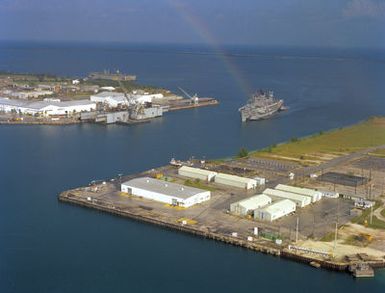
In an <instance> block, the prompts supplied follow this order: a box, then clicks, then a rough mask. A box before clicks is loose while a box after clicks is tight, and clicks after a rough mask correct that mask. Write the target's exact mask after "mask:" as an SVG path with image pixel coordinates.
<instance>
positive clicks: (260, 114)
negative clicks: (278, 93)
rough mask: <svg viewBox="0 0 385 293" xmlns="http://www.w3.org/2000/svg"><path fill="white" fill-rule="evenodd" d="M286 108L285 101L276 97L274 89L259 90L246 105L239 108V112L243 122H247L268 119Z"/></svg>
mask: <svg viewBox="0 0 385 293" xmlns="http://www.w3.org/2000/svg"><path fill="white" fill-rule="evenodd" d="M285 109H286V107H285V106H284V101H283V100H282V99H276V98H275V97H274V94H273V92H272V91H264V90H258V91H257V92H256V93H255V94H254V95H253V96H252V97H251V98H250V99H249V101H248V102H247V104H246V105H244V106H243V107H241V108H239V112H241V118H242V122H246V121H251V120H261V119H267V118H269V117H271V116H272V115H273V114H275V113H277V112H279V111H283V110H285Z"/></svg>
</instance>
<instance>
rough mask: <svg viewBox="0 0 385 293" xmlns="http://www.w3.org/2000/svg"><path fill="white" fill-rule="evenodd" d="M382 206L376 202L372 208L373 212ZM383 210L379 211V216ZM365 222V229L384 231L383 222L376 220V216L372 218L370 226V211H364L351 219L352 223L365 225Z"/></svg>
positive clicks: (384, 223)
mask: <svg viewBox="0 0 385 293" xmlns="http://www.w3.org/2000/svg"><path fill="white" fill-rule="evenodd" d="M380 206H382V204H381V203H380V202H376V204H375V205H374V207H373V211H374V210H376V209H378V208H380ZM383 211H384V210H382V211H381V214H382V212H383ZM365 221H366V222H367V227H369V228H373V229H385V222H383V221H381V220H380V219H378V218H377V217H376V216H373V217H372V223H371V224H370V209H366V210H364V211H363V212H362V214H361V215H360V216H358V217H355V218H354V219H352V223H356V224H360V225H365Z"/></svg>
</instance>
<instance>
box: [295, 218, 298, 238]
mask: <svg viewBox="0 0 385 293" xmlns="http://www.w3.org/2000/svg"><path fill="white" fill-rule="evenodd" d="M298 229H299V217H297V227H296V229H295V243H297V242H298Z"/></svg>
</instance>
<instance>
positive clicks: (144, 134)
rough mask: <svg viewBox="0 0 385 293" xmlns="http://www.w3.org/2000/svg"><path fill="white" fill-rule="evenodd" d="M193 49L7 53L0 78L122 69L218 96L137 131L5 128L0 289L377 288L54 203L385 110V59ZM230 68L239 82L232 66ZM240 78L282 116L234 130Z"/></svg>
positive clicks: (381, 282) (53, 48)
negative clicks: (73, 192)
mask: <svg viewBox="0 0 385 293" xmlns="http://www.w3.org/2000/svg"><path fill="white" fill-rule="evenodd" d="M181 52H190V53H189V54H187V53H181ZM191 52H192V53H194V54H192V53H191ZM197 52H202V49H199V48H180V47H179V48H166V47H161V48H152V47H147V48H140V47H127V48H125V47H122V46H120V47H118V46H112V47H111V48H108V47H107V46H96V47H95V46H93V45H88V46H79V45H70V44H60V45H57V44H56V45H47V44H45V45H44V44H34V45H26V44H4V43H2V44H1V46H0V70H3V71H7V70H8V71H20V72H40V73H41V72H47V73H55V74H60V75H79V76H81V75H83V74H85V73H87V72H89V71H94V70H103V69H106V68H111V69H113V68H119V69H120V70H121V71H125V72H128V73H135V74H137V75H138V76H139V80H140V82H143V83H151V84H155V85H159V86H163V87H167V88H171V89H173V90H175V91H176V89H177V87H178V86H181V87H182V88H184V89H186V90H187V91H190V92H192V93H193V92H197V93H198V94H200V95H203V96H214V97H216V98H218V99H219V100H220V102H221V105H220V106H219V107H216V108H204V109H199V110H193V111H181V112H177V113H170V114H167V115H166V116H164V117H163V118H161V119H159V120H156V121H154V122H153V123H151V124H146V125H140V126H135V127H124V126H108V127H104V126H95V125H81V126H66V127H49V126H47V127H35V126H15V127H9V126H2V127H0V139H1V143H0V163H1V168H0V186H1V191H0V292H154V291H158V292H208V291H210V292H218V291H224V292H246V291H251V290H259V289H262V290H272V291H279V290H285V291H289V292H309V290H312V291H313V292H324V291H326V290H327V291H329V292H337V291H339V292H345V291H348V290H349V291H350V292H363V291H364V290H368V292H384V291H385V271H380V272H378V274H377V276H376V278H374V279H372V280H359V281H356V280H354V279H352V278H351V277H350V276H348V275H345V274H336V273H331V272H327V271H323V270H316V269H313V268H311V267H308V266H304V265H301V264H297V263H293V262H289V261H285V260H280V259H278V258H274V257H270V256H266V255H262V254H258V253H253V252H250V251H247V250H244V249H239V248H236V247H232V246H227V245H224V244H221V243H217V242H214V241H209V240H204V239H200V238H195V237H191V236H189V235H184V234H179V233H175V232H172V231H168V230H163V229H159V228H157V227H153V226H149V225H145V224H141V223H137V222H132V221H129V220H126V219H121V218H118V217H114V216H111V215H108V214H102V213H98V212H96V211H93V210H87V209H82V208H79V207H75V206H69V205H65V204H61V203H59V202H58V201H57V195H58V193H59V192H60V191H62V190H64V189H68V188H71V187H76V186H78V185H85V184H87V183H88V182H89V181H90V180H93V179H100V178H108V177H112V176H115V175H116V174H118V173H121V172H123V173H131V172H137V171H141V170H146V169H150V168H152V167H156V166H159V165H162V164H165V163H167V161H168V160H169V159H170V158H171V157H172V156H176V157H177V158H182V159H185V158H188V157H189V156H191V155H194V156H197V157H210V158H211V157H225V156H231V155H233V154H234V153H236V152H237V150H238V149H239V148H240V147H241V146H245V147H247V148H249V149H255V148H260V147H264V146H267V145H269V144H272V143H276V142H281V141H284V140H286V139H288V138H290V137H293V136H302V135H307V134H310V133H313V132H315V131H320V130H325V129H330V128H335V127H340V126H344V125H348V124H351V123H354V122H357V121H359V120H362V119H365V118H366V117H368V116H370V115H380V114H382V115H384V114H385V99H384V93H385V84H384V82H383V81H384V80H385V61H384V60H385V55H384V53H383V52H369V51H366V52H358V51H356V52H353V51H349V52H344V51H322V52H317V51H315V50H287V51H285V50H267V49H265V50H255V49H252V48H247V49H242V50H241V49H239V48H236V49H233V50H232V51H231V52H233V53H237V54H236V55H232V56H229V57H227V60H226V61H223V58H222V57H221V56H218V55H215V54H196V53H197ZM315 56H321V57H322V58H315ZM229 63H231V64H232V65H230V66H229V65H228V64H229ZM234 66H235V67H236V68H238V70H237V72H238V73H237V74H234V73H230V72H234V71H233V70H230V71H229V70H228V69H229V68H234ZM240 77H242V80H243V83H246V84H247V85H248V87H249V88H259V87H263V88H272V89H274V90H275V93H276V94H277V95H278V96H280V97H282V98H285V101H286V102H287V104H288V105H289V106H290V110H289V111H288V112H286V113H284V114H282V115H280V116H277V117H276V118H274V119H271V120H267V121H263V122H257V123H249V124H246V125H241V123H240V119H239V116H238V113H237V108H238V107H239V106H240V105H241V104H242V103H243V102H244V101H245V99H246V96H245V94H244V92H245V91H247V88H246V87H244V86H240V85H239V84H240V83H239V82H237V79H239V78H240Z"/></svg>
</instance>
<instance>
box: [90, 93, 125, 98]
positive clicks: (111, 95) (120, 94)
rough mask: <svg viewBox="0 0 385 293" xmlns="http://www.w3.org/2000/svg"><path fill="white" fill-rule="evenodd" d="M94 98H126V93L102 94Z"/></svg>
mask: <svg viewBox="0 0 385 293" xmlns="http://www.w3.org/2000/svg"><path fill="white" fill-rule="evenodd" d="M92 96H94V97H99V98H107V97H124V93H117V92H100V93H97V94H95V95H92Z"/></svg>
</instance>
